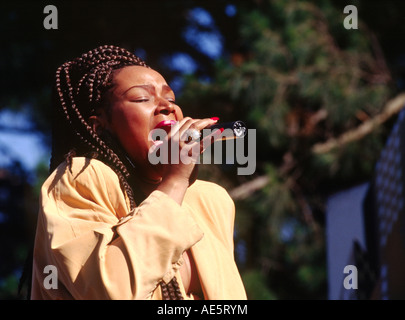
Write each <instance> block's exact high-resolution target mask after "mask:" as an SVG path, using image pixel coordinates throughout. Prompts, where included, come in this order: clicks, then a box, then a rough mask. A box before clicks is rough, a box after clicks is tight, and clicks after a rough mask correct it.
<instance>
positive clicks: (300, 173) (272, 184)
mask: <svg viewBox="0 0 405 320" xmlns="http://www.w3.org/2000/svg"><path fill="white" fill-rule="evenodd" d="M344 18H345V15H344V14H343V7H341V8H338V7H336V6H334V5H333V4H332V3H331V2H330V1H327V0H320V1H295V0H293V1H279V0H274V1H271V0H266V1H256V2H254V3H253V2H251V3H250V5H247V4H246V3H245V4H244V3H243V2H242V4H241V7H240V8H239V19H240V29H239V47H238V48H237V49H235V50H234V51H233V52H231V53H230V54H229V56H228V57H227V58H224V59H222V60H221V61H218V63H217V65H216V74H215V77H214V78H213V80H212V81H211V82H201V81H199V79H196V78H193V77H192V76H190V77H189V78H188V81H187V85H186V87H185V88H184V92H183V95H182V103H183V105H190V107H191V106H192V108H194V109H193V110H194V112H195V114H197V115H201V116H207V115H210V114H215V115H218V116H220V117H221V118H223V119H224V120H232V119H242V120H245V121H246V122H247V124H248V127H249V128H251V129H252V128H254V129H256V131H257V171H256V174H255V175H253V176H251V177H238V179H233V178H232V177H234V171H232V169H229V168H227V167H226V166H225V167H222V168H221V169H222V170H221V172H222V174H219V175H217V174H216V175H215V176H211V179H214V180H215V179H217V180H218V181H220V182H221V183H222V184H228V185H229V186H234V187H235V186H238V185H241V184H242V185H243V183H245V182H247V181H249V180H253V179H254V178H255V177H256V176H259V175H266V176H267V178H268V180H267V184H266V185H265V186H264V187H263V188H261V189H260V190H257V191H256V192H254V193H251V194H250V195H249V197H248V198H246V199H243V200H240V201H238V202H237V208H238V212H237V218H236V219H237V230H236V231H237V233H236V240H237V242H236V256H237V258H238V259H239V260H238V261H239V265H240V266H241V268H242V270H243V274H244V279H245V281H246V282H248V283H247V288H248V294H249V296H250V298H252V299H255V298H258V299H261V298H263V299H265V298H266V297H267V298H269V297H271V298H274V299H284V298H326V254H325V235H324V216H325V200H326V197H327V196H328V195H330V194H331V193H332V192H334V191H336V190H339V189H342V188H345V187H347V186H352V185H354V184H357V183H359V182H362V181H364V180H367V179H368V178H369V177H370V175H371V174H372V170H373V168H374V164H375V161H376V158H377V157H378V154H379V151H380V149H381V147H382V145H383V143H384V139H385V137H386V133H387V130H386V128H384V126H382V127H380V128H377V129H376V130H374V131H373V132H372V133H371V134H369V135H367V136H366V137H363V138H362V139H356V140H355V141H353V142H351V143H347V144H343V145H339V146H338V147H337V148H334V149H332V150H330V151H328V152H324V153H318V154H315V153H313V152H312V150H313V146H314V145H315V144H316V143H323V142H325V141H328V140H329V139H331V138H335V137H338V136H339V135H341V134H343V133H345V132H347V131H349V130H352V129H354V128H356V127H358V126H359V125H361V124H362V123H363V122H364V121H366V120H368V119H370V118H373V117H374V116H376V115H378V114H379V113H381V112H382V109H383V107H384V104H385V103H386V101H387V100H388V99H389V98H390V97H391V95H392V90H391V87H392V83H391V82H392V81H391V75H390V72H389V71H388V69H387V67H386V65H385V62H384V57H383V56H382V54H381V50H380V49H379V45H378V42H377V41H376V40H375V37H374V36H373V34H372V33H371V32H370V31H369V30H368V28H367V26H366V25H365V24H364V23H362V22H361V21H359V29H348V30H347V29H345V28H344V26H343V20H344ZM196 101H198V102H197V103H196ZM197 110H203V111H197ZM229 172H231V173H232V174H228V173H229ZM202 175H208V173H207V172H206V171H204V167H203V168H202ZM263 284H265V285H264V286H263ZM254 288H259V289H258V290H257V291H255V289H254Z"/></svg>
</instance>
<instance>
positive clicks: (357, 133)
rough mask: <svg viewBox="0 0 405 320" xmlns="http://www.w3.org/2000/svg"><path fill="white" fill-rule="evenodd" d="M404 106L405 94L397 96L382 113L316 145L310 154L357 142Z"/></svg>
mask: <svg viewBox="0 0 405 320" xmlns="http://www.w3.org/2000/svg"><path fill="white" fill-rule="evenodd" d="M404 106H405V93H402V94H399V95H398V96H396V97H395V98H394V99H392V100H390V101H388V102H387V104H386V105H385V107H384V110H383V112H382V113H380V114H378V115H377V116H375V117H374V118H371V119H369V120H367V121H365V122H363V123H362V124H361V125H359V126H358V127H357V128H355V129H353V130H349V131H347V132H344V133H343V134H341V135H340V136H339V137H337V138H331V139H329V140H327V141H326V142H322V143H316V144H315V145H314V146H313V147H312V152H313V153H315V154H322V153H327V152H329V151H331V150H332V149H334V148H336V147H341V146H343V145H345V144H348V143H349V142H353V141H357V140H360V139H361V138H363V137H364V136H366V135H368V134H370V133H371V132H372V131H373V130H374V129H375V128H377V127H378V126H380V125H381V124H383V123H384V122H385V121H387V120H388V119H389V118H391V117H392V116H393V115H395V114H397V113H399V112H400V111H401V110H402V109H403V108H404Z"/></svg>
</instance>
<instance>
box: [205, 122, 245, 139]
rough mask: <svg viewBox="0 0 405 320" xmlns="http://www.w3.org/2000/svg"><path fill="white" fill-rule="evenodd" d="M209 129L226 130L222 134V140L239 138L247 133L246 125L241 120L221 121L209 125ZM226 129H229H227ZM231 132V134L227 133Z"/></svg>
mask: <svg viewBox="0 0 405 320" xmlns="http://www.w3.org/2000/svg"><path fill="white" fill-rule="evenodd" d="M209 129H211V130H212V129H224V130H226V132H225V134H224V135H223V136H222V140H229V139H239V138H243V137H245V136H246V134H247V127H246V124H245V123H244V122H243V121H240V120H237V121H231V122H223V123H216V124H214V125H212V126H210V127H209ZM227 129H231V130H232V131H230V130H227ZM229 132H232V133H233V135H232V134H229Z"/></svg>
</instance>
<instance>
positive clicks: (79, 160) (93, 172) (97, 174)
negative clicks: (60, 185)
mask: <svg viewBox="0 0 405 320" xmlns="http://www.w3.org/2000/svg"><path fill="white" fill-rule="evenodd" d="M51 177H53V178H54V179H55V178H56V179H64V180H68V181H70V182H72V183H86V182H87V183H88V182H89V181H90V180H93V181H94V179H95V180H96V181H100V180H109V181H110V182H113V181H115V180H116V181H117V182H118V177H117V175H116V174H115V172H114V171H113V170H112V169H111V168H110V167H109V166H107V165H106V164H104V163H103V162H101V161H100V160H97V159H91V158H85V157H75V158H72V162H71V164H68V163H66V162H63V163H61V164H60V165H59V166H58V167H57V168H56V169H55V171H54V172H53V173H52V174H51V176H50V178H51Z"/></svg>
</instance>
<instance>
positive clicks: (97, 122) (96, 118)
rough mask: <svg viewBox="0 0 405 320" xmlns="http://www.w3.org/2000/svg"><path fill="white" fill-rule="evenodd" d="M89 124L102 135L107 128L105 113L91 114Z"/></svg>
mask: <svg viewBox="0 0 405 320" xmlns="http://www.w3.org/2000/svg"><path fill="white" fill-rule="evenodd" d="M88 124H89V125H90V127H91V129H92V130H93V131H94V132H95V133H97V135H101V133H102V132H103V130H104V129H106V128H107V120H106V118H105V115H104V113H101V114H99V115H93V116H90V117H89V120H88Z"/></svg>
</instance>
